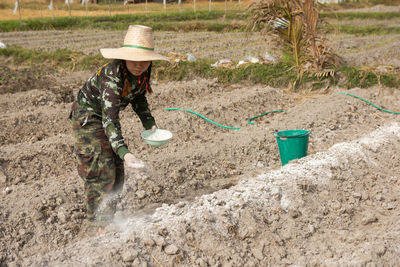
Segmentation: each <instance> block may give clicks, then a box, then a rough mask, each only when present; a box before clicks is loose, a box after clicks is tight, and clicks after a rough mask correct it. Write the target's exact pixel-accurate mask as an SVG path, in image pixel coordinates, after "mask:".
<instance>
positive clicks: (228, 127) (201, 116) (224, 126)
mask: <svg viewBox="0 0 400 267" xmlns="http://www.w3.org/2000/svg"><path fill="white" fill-rule="evenodd" d="M165 110H182V111H186V112H189V113H192V114H195V115H197V116H199V117H200V118H203V119H205V120H206V121H208V122H211V123H213V124H215V125H217V126H219V127H222V128H226V129H231V130H239V129H240V127H231V126H226V125H222V124H219V123H217V122H215V121H212V120H210V119H209V118H207V117H205V116H203V115H201V114H199V113H197V112H194V111H191V110H188V109H182V108H165ZM283 111H284V110H283V109H281V110H274V111H269V112H266V113H263V114H260V115H257V116H254V117H251V118H250V119H248V120H247V122H248V123H249V124H251V125H254V124H255V123H253V122H251V121H252V120H254V119H256V118H258V117H261V116H264V115H267V114H269V113H274V112H283Z"/></svg>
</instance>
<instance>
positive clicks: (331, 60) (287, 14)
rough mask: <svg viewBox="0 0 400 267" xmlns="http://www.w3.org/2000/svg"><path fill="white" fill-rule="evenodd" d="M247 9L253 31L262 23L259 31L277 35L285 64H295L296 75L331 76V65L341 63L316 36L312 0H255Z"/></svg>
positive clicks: (316, 19)
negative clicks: (306, 73)
mask: <svg viewBox="0 0 400 267" xmlns="http://www.w3.org/2000/svg"><path fill="white" fill-rule="evenodd" d="M249 11H250V13H251V20H250V23H251V28H252V30H255V29H256V28H258V27H260V25H261V26H262V25H264V27H263V29H262V32H264V33H266V32H272V33H274V34H275V35H277V36H278V40H279V43H280V44H282V50H283V58H284V61H285V63H287V64H288V65H291V66H294V67H296V68H297V69H298V73H299V77H301V76H302V75H303V74H304V72H311V73H318V76H320V77H324V76H328V75H332V73H334V72H332V67H334V66H337V65H338V64H341V59H340V57H339V56H337V55H336V54H335V53H334V52H333V51H332V49H330V48H329V47H328V45H327V43H326V41H325V40H324V39H322V38H319V37H318V22H319V12H318V8H317V3H316V2H315V1H314V0H257V1H256V2H253V4H251V5H250V7H249ZM325 72H327V75H325V74H324V73H325ZM321 73H322V74H321Z"/></svg>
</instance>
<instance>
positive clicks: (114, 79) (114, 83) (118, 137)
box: [101, 69, 126, 153]
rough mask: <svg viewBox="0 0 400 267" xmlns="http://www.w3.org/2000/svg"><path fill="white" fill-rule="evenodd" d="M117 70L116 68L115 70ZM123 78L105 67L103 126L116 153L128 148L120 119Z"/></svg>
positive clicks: (103, 79) (102, 104) (103, 80)
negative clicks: (120, 149)
mask: <svg viewBox="0 0 400 267" xmlns="http://www.w3.org/2000/svg"><path fill="white" fill-rule="evenodd" d="M114 71H115V70H114ZM120 83H121V79H120V78H119V77H118V75H115V73H113V70H112V69H105V70H104V75H103V77H102V79H101V87H102V92H101V109H102V123H103V128H104V132H105V134H106V136H107V137H108V140H109V142H110V144H111V147H112V149H113V151H114V152H115V153H118V149H119V148H121V147H125V148H126V144H125V141H124V138H123V137H122V131H121V124H120V121H119V111H120V101H121V100H120V96H119V95H120V92H119V91H121V90H122V89H121V86H120Z"/></svg>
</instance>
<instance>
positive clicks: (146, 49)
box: [70, 25, 168, 226]
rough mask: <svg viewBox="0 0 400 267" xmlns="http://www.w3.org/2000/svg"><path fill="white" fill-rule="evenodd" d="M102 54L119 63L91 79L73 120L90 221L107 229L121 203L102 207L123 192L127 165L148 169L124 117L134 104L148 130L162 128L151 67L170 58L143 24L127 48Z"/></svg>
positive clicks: (135, 29) (136, 28) (75, 105)
mask: <svg viewBox="0 0 400 267" xmlns="http://www.w3.org/2000/svg"><path fill="white" fill-rule="evenodd" d="M100 52H101V54H102V55H103V56H104V57H105V58H110V59H114V60H112V61H111V62H110V63H108V64H106V65H104V66H103V67H101V68H100V69H99V70H98V71H97V73H95V74H94V75H93V76H92V77H90V78H89V79H88V80H87V82H86V83H85V85H84V86H83V87H82V89H81V90H80V91H79V93H78V95H77V98H76V100H75V102H74V103H73V104H72V110H71V114H70V119H71V121H72V127H73V134H74V138H75V146H74V153H75V155H76V158H77V160H78V174H79V176H80V177H81V178H82V179H83V181H84V188H85V194H86V201H87V218H88V219H89V220H90V221H94V220H95V219H96V224H98V225H100V226H104V225H105V224H107V223H108V222H109V221H110V220H111V219H112V217H113V215H114V212H115V207H116V203H115V202H116V201H110V200H108V201H106V202H107V203H105V205H103V204H102V205H101V209H99V207H100V206H99V205H100V203H101V202H102V200H105V199H110V196H117V195H118V193H119V192H121V190H122V187H123V184H124V162H125V164H126V165H127V166H129V167H132V168H141V167H144V164H143V162H142V161H141V160H139V159H137V158H136V157H135V156H134V155H133V154H132V153H131V152H130V151H129V149H128V147H127V145H126V144H125V141H124V138H123V137H122V134H121V125H120V122H119V112H120V110H122V109H124V108H125V107H126V106H127V105H128V104H129V103H130V104H131V106H132V108H133V110H134V111H135V112H136V113H137V115H138V116H139V118H140V120H141V122H142V124H143V126H144V128H145V129H151V130H153V131H154V130H155V129H156V123H155V120H154V118H153V116H152V115H151V113H150V110H149V107H148V104H147V100H146V94H147V93H149V94H150V93H151V92H152V90H151V87H150V72H151V62H152V61H153V60H167V61H168V58H166V57H164V56H161V55H159V54H157V53H155V52H154V40H153V36H152V29H151V28H149V27H146V26H141V25H131V26H129V29H128V32H127V33H126V36H125V39H124V44H123V46H122V47H120V48H107V49H101V50H100ZM107 196H109V197H107ZM111 199H112V198H111ZM103 206H104V207H103Z"/></svg>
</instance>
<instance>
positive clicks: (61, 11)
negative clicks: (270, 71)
mask: <svg viewBox="0 0 400 267" xmlns="http://www.w3.org/2000/svg"><path fill="white" fill-rule="evenodd" d="M75 2H76V1H75ZM10 3H11V4H12V5H10ZM0 4H5V5H7V6H9V8H3V9H0V20H18V12H17V13H16V14H13V13H12V12H13V8H11V7H13V5H14V2H13V1H10V0H0ZM24 4H29V6H30V7H31V8H24ZM249 4H250V1H249V0H245V1H243V0H242V1H240V2H238V1H237V0H235V1H232V2H231V1H229V0H228V1H226V9H227V10H245V9H246V8H247V7H248V5H249ZM20 6H21V19H33V18H49V17H50V18H51V17H52V16H53V15H54V17H66V16H69V15H70V13H69V11H68V7H67V5H65V4H63V3H54V10H53V14H52V12H51V11H50V10H49V9H48V7H47V6H48V1H44V0H40V1H38V0H32V1H31V0H22V1H20ZM32 6H34V8H32ZM91 6H95V7H96V10H90V9H91V8H90V7H91ZM195 8H196V11H200V10H209V2H208V1H198V0H197V1H196V6H195ZM71 9H72V10H71V15H72V16H86V15H87V16H108V15H109V10H108V5H104V4H101V5H94V4H90V3H89V4H88V12H87V13H86V10H85V7H84V5H80V4H79V3H74V4H71ZM180 10H181V11H193V10H194V5H193V2H192V1H191V2H188V3H184V4H182V5H181V7H179V5H177V4H167V8H166V9H164V8H163V4H162V3H148V4H147V5H146V4H145V3H141V4H131V5H128V6H123V5H122V4H121V3H118V4H112V5H111V15H116V14H150V13H163V12H179V11H180ZM211 10H225V2H212V6H211Z"/></svg>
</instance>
